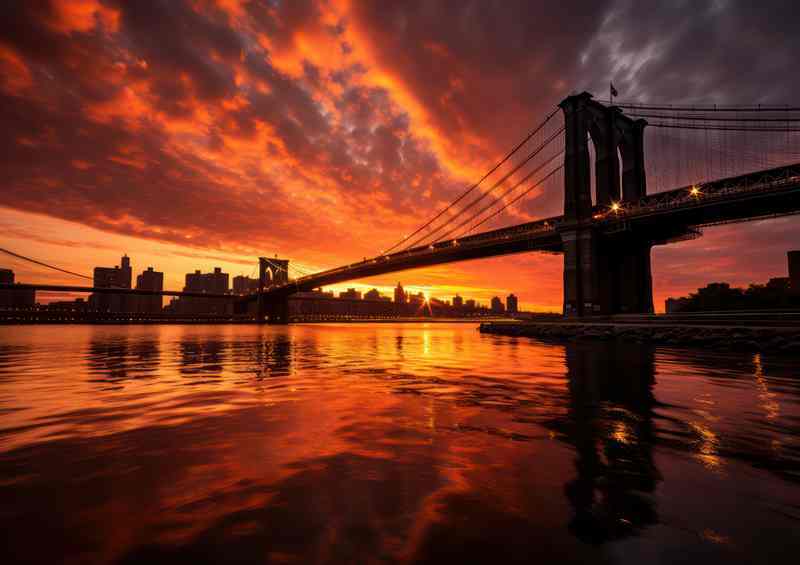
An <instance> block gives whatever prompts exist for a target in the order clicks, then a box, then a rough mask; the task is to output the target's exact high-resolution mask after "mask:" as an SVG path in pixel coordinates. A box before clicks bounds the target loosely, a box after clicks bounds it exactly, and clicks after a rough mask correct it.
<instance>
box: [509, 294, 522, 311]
mask: <svg viewBox="0 0 800 565" xmlns="http://www.w3.org/2000/svg"><path fill="white" fill-rule="evenodd" d="M506 311H507V312H508V313H509V314H516V313H517V312H518V311H519V308H518V303H517V297H516V296H514V295H513V294H509V295H508V296H506Z"/></svg>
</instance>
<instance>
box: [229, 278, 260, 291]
mask: <svg viewBox="0 0 800 565" xmlns="http://www.w3.org/2000/svg"><path fill="white" fill-rule="evenodd" d="M257 290H258V279H251V278H250V277H245V276H244V275H239V276H238V277H233V293H234V294H250V293H252V292H256V291H257Z"/></svg>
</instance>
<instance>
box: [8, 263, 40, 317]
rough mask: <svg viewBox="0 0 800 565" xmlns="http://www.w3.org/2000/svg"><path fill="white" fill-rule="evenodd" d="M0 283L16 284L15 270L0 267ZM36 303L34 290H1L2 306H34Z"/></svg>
mask: <svg viewBox="0 0 800 565" xmlns="http://www.w3.org/2000/svg"><path fill="white" fill-rule="evenodd" d="M0 283H2V284H14V271H12V270H11V269H0ZM35 304H36V291H34V290H18V289H14V290H0V308H32V307H33V306H34V305H35Z"/></svg>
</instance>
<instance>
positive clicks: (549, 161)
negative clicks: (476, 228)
mask: <svg viewBox="0 0 800 565" xmlns="http://www.w3.org/2000/svg"><path fill="white" fill-rule="evenodd" d="M563 153H564V151H563V150H561V151H559V152H558V153H556V154H554V155H553V156H551V157H550V158H549V159H547V160H546V161H545V162H544V163H542V164H541V165H539V166H538V167H536V168H535V169H533V170H532V171H531V172H530V173H528V174H527V175H525V176H524V177H522V179H520V181H519V182H518V183H516V184H515V185H513V186H512V187H511V188H509V189H508V190H506V191H505V192H504V193H503V194H501V195H500V196H496V197H495V200H494V202H490V203H489V204H488V205H486V206H484V207H483V208H481V209H480V210H478V211H477V212H475V214H473V215H472V216H470V217H469V218H466V219H465V220H463V221H462V222H461V223H460V224H458V225H457V226H455V227H454V228H452V229H451V230H450V231H448V232H447V233H445V234H444V235H443V236H441V237H440V238H439V239H438V240H437V242H439V241H442V240H445V239H447V237H448V236H449V235H450V234H452V233H453V232H454V231H457V230H459V229H461V228H462V227H464V225H466V224H468V223H469V222H471V221H472V220H474V219H475V218H477V217H479V216H480V215H481V214H483V213H484V212H486V211H487V210H489V209H490V208H491V207H492V206H494V205H495V204H497V203H498V202H500V201H502V199H503V198H505V197H506V196H508V195H509V194H511V193H512V192H514V191H515V190H516V189H517V188H518V187H519V186H521V185H522V184H523V183H524V182H526V181H527V180H528V179H530V178H531V177H532V176H533V175H535V174H536V173H538V172H539V171H541V170H542V169H544V168H545V167H546V166H547V165H549V164H550V163H552V162H553V159H555V158H556V157H558V156H559V155H561V154H563ZM526 194H527V193H526Z"/></svg>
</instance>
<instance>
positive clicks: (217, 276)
mask: <svg viewBox="0 0 800 565" xmlns="http://www.w3.org/2000/svg"><path fill="white" fill-rule="evenodd" d="M228 280H229V275H228V273H223V272H222V269H221V268H220V267H214V271H213V272H212V273H202V272H200V270H199V269H198V270H196V271H195V272H194V273H187V274H186V284H185V285H184V287H183V290H184V291H185V292H201V293H207V294H227V293H228ZM168 308H169V310H170V311H174V312H176V313H179V314H188V315H199V314H214V315H220V314H230V313H231V312H232V311H233V303H232V302H231V301H230V300H227V299H225V298H200V297H187V296H183V297H181V298H179V299H178V300H172V301H171V302H170V304H169V306H168Z"/></svg>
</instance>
